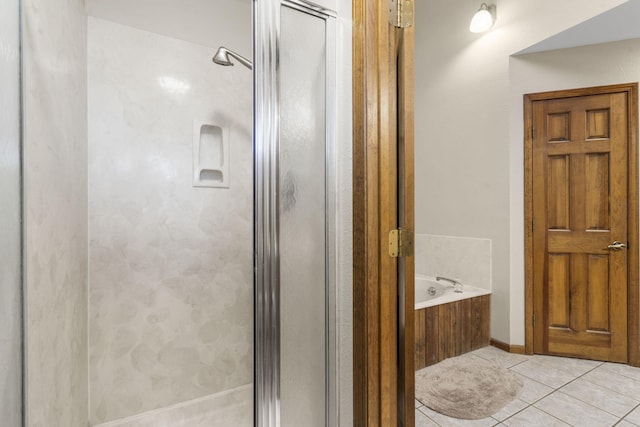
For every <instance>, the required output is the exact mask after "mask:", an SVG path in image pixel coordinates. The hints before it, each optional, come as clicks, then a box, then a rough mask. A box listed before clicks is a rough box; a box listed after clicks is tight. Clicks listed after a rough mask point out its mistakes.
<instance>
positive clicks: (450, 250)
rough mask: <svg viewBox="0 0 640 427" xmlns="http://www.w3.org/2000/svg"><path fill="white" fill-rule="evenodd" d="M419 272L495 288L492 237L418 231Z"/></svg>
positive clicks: (417, 262)
mask: <svg viewBox="0 0 640 427" xmlns="http://www.w3.org/2000/svg"><path fill="white" fill-rule="evenodd" d="M415 256H416V260H415V261H416V274H421V275H426V276H432V277H433V276H445V277H450V278H452V279H457V280H460V281H461V282H462V283H463V284H467V285H471V286H475V287H477V288H482V289H487V290H489V291H490V290H491V240H490V239H477V238H470V237H450V236H436V235H432V234H416V236H415Z"/></svg>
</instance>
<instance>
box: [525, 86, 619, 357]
mask: <svg viewBox="0 0 640 427" xmlns="http://www.w3.org/2000/svg"><path fill="white" fill-rule="evenodd" d="M532 111H533V132H534V136H533V159H532V160H533V170H532V177H533V178H532V181H533V182H532V184H533V259H534V261H533V284H534V289H533V294H534V315H535V319H539V320H538V321H536V323H535V325H534V351H535V352H537V353H548V354H559V355H567V356H575V357H585V358H591V359H599V360H609V361H616V362H626V361H627V256H628V254H627V251H626V250H624V249H623V250H619V251H614V250H611V249H609V248H607V246H608V245H609V244H611V243H612V242H613V241H621V242H626V241H627V233H628V230H627V203H628V202H627V179H628V177H627V175H628V171H627V142H628V141H627V96H626V93H613V94H603V95H589V96H579V97H569V98H561V99H550V100H541V101H535V102H533V106H532Z"/></svg>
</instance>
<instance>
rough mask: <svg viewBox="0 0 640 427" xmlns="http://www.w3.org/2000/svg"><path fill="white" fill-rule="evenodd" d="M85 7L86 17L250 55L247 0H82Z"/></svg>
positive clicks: (249, 23) (249, 10)
mask: <svg viewBox="0 0 640 427" xmlns="http://www.w3.org/2000/svg"><path fill="white" fill-rule="evenodd" d="M86 7H87V12H88V14H89V15H90V16H95V17H98V18H101V19H105V20H108V21H113V22H117V23H120V24H123V25H128V26H131V27H135V28H138V29H141V30H146V31H150V32H153V33H157V34H162V35H166V36H169V37H173V38H177V39H181V40H186V41H189V42H192V43H197V44H201V45H204V46H210V47H217V46H220V45H229V47H231V48H232V49H234V50H238V51H239V52H241V53H243V54H244V55H246V56H251V52H250V50H251V44H252V37H251V1H250V0H86ZM231 39H233V40H231Z"/></svg>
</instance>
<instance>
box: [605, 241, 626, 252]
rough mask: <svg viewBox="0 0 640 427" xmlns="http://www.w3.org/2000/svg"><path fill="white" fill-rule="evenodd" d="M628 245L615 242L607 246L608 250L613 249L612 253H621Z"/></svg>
mask: <svg viewBox="0 0 640 427" xmlns="http://www.w3.org/2000/svg"><path fill="white" fill-rule="evenodd" d="M626 247H627V245H625V244H624V243H620V242H618V241H617V240H616V241H615V242H613V243H612V244H610V245H608V246H607V249H611V250H612V251H621V250H623V249H624V248H626Z"/></svg>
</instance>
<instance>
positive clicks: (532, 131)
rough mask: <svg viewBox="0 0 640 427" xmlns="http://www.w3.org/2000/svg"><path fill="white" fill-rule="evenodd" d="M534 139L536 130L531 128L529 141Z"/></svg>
mask: <svg viewBox="0 0 640 427" xmlns="http://www.w3.org/2000/svg"><path fill="white" fill-rule="evenodd" d="M535 137H536V128H534V127H532V128H531V139H535Z"/></svg>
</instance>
